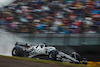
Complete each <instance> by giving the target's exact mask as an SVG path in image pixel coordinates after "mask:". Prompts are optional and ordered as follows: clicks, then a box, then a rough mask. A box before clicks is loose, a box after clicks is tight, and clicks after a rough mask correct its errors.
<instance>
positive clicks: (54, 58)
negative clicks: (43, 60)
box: [48, 50, 57, 60]
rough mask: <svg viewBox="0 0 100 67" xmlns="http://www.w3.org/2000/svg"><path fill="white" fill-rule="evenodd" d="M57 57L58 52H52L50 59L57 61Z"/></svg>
mask: <svg viewBox="0 0 100 67" xmlns="http://www.w3.org/2000/svg"><path fill="white" fill-rule="evenodd" d="M56 55H57V52H56V51H54V50H52V51H50V53H49V56H48V57H49V59H50V60H56Z"/></svg>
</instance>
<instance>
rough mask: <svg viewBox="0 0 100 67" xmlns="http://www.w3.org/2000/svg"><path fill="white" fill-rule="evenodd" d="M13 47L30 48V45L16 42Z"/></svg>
mask: <svg viewBox="0 0 100 67" xmlns="http://www.w3.org/2000/svg"><path fill="white" fill-rule="evenodd" d="M15 46H24V47H30V46H32V45H31V44H27V43H26V44H25V43H22V42H16V43H15Z"/></svg>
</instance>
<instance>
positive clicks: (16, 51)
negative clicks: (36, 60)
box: [12, 47, 24, 57]
mask: <svg viewBox="0 0 100 67" xmlns="http://www.w3.org/2000/svg"><path fill="white" fill-rule="evenodd" d="M12 56H20V57H23V56H24V52H23V49H22V48H20V47H14V48H13V50H12Z"/></svg>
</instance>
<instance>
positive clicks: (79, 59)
mask: <svg viewBox="0 0 100 67" xmlns="http://www.w3.org/2000/svg"><path fill="white" fill-rule="evenodd" d="M71 57H73V58H75V59H76V60H78V61H79V62H73V63H77V64H80V61H81V60H82V59H81V56H80V55H79V54H78V53H75V54H72V55H71Z"/></svg>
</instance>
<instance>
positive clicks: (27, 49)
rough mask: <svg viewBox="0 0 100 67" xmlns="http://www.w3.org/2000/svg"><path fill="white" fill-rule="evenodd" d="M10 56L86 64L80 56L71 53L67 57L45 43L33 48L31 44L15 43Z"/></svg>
mask: <svg viewBox="0 0 100 67" xmlns="http://www.w3.org/2000/svg"><path fill="white" fill-rule="evenodd" d="M12 56H20V57H28V58H34V57H36V56H47V57H48V59H50V60H56V61H62V62H64V61H68V62H70V63H77V64H80V61H82V63H83V64H87V60H86V59H85V58H84V59H81V56H80V55H79V54H78V53H76V52H72V54H71V55H68V54H66V53H64V52H62V51H59V50H58V49H56V48H55V47H53V46H47V45H46V43H43V44H38V45H35V46H33V45H31V44H22V43H19V42H16V44H15V47H14V48H13V50H12ZM44 58H46V57H44Z"/></svg>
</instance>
